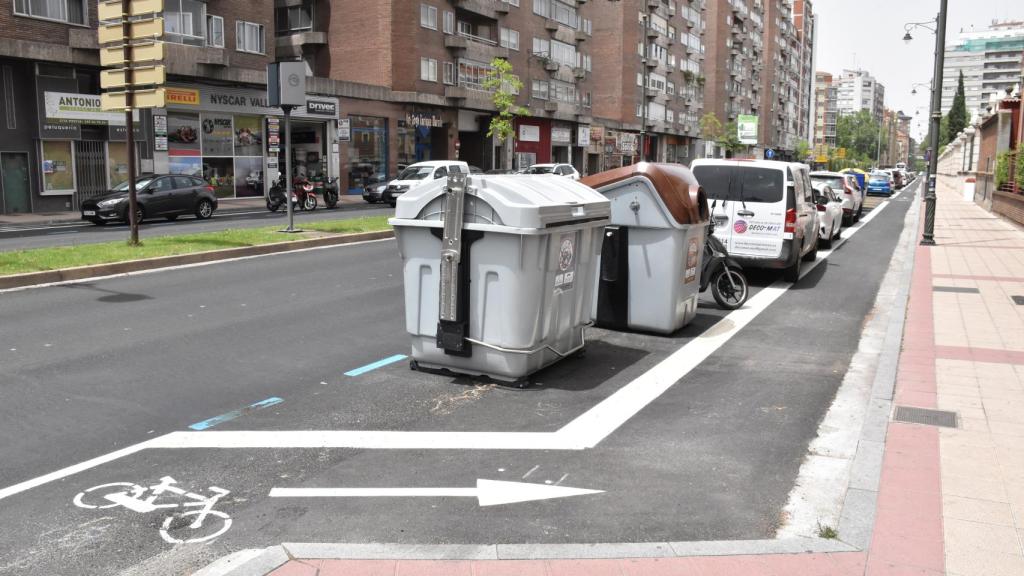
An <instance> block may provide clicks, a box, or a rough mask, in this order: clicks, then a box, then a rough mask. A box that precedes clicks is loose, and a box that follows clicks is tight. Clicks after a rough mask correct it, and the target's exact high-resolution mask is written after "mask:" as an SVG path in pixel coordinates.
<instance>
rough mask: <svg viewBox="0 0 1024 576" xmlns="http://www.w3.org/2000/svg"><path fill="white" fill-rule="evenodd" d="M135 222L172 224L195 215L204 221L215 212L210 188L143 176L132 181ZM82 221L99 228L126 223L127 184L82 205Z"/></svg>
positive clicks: (195, 181)
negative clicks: (160, 220) (148, 220)
mask: <svg viewBox="0 0 1024 576" xmlns="http://www.w3.org/2000/svg"><path fill="white" fill-rule="evenodd" d="M135 192H136V198H137V199H138V213H139V214H138V221H139V222H142V221H143V220H145V219H146V218H156V217H163V218H166V219H168V220H174V219H176V218H177V217H178V216H181V215H183V214H195V216H196V218H198V219H200V220H205V219H207V218H209V217H211V216H213V212H214V210H216V209H217V195H216V194H214V191H213V187H212V186H210V185H209V184H207V183H206V182H205V181H204V180H203V179H202V178H198V177H196V176H184V175H179V174H174V175H159V174H146V175H143V176H140V177H139V178H137V179H136V180H135ZM82 220H88V221H90V222H92V223H94V224H98V225H103V224H106V223H107V222H113V221H119V222H127V221H128V183H127V182H123V183H121V184H118V185H117V186H115V187H114V189H112V190H111V191H110V192H109V193H107V194H104V195H103V196H97V197H96V198H90V199H88V200H85V201H84V202H82Z"/></svg>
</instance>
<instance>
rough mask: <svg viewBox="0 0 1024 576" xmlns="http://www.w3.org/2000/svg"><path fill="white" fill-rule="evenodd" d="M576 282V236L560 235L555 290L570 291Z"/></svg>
mask: <svg viewBox="0 0 1024 576" xmlns="http://www.w3.org/2000/svg"><path fill="white" fill-rule="evenodd" d="M575 281H576V235H575V234H562V237H561V239H559V242H558V273H556V274H555V290H563V291H565V290H572V287H573V283H574V282H575Z"/></svg>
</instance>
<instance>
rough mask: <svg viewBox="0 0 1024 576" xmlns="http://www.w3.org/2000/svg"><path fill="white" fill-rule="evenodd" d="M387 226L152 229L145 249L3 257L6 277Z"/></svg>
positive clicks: (380, 222) (102, 246)
mask: <svg viewBox="0 0 1024 576" xmlns="http://www.w3.org/2000/svg"><path fill="white" fill-rule="evenodd" d="M387 220H388V217H387V216H371V217H366V218H353V219H350V220H322V221H318V222H303V223H301V226H300V227H301V228H302V229H303V230H306V231H307V232H306V233H300V234H281V233H280V232H278V230H280V228H281V227H280V225H277V226H265V227H261V228H234V229H229V230H221V231H218V232H200V233H197V234H183V235H180V236H158V237H152V238H146V237H145V234H146V227H145V225H143V227H142V245H141V246H129V245H128V244H127V242H103V243H98V244H78V245H74V246H58V247H54V248H34V249H31V250H16V251H11V252H2V253H0V276H9V275H11V274H24V273H28V272H43V271H46V270H59V269H61V268H74V267H77V266H90V265H94V264H110V263H113V262H126V261H129V260H142V259H145V258H157V257H159V256H175V255H178V254H192V253H195V252H206V251H210V250H223V249H226V248H241V247H244V246H257V245H261V244H278V243H281V242H291V241H294V240H303V239H307V238H311V237H322V236H324V235H325V234H353V233H358V232H377V231H381V230H388V229H390V226H389V225H388V222H387Z"/></svg>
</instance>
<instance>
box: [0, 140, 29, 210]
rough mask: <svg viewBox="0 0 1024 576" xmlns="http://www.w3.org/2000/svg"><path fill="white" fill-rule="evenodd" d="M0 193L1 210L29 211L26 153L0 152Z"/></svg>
mask: <svg viewBox="0 0 1024 576" xmlns="http://www.w3.org/2000/svg"><path fill="white" fill-rule="evenodd" d="M0 193H2V195H3V206H0V208H2V211H3V212H4V213H6V214H16V213H24V212H30V211H31V209H32V206H31V204H30V200H29V183H28V153H26V152H3V153H0Z"/></svg>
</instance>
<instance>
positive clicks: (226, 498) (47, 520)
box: [0, 188, 915, 574]
mask: <svg viewBox="0 0 1024 576" xmlns="http://www.w3.org/2000/svg"><path fill="white" fill-rule="evenodd" d="M914 197H915V189H913V188H911V189H908V190H906V191H904V192H903V193H902V194H901V195H899V196H897V197H895V198H894V199H892V200H883V199H880V198H871V199H870V200H869V202H868V204H867V207H868V209H867V210H866V214H865V215H866V216H867V218H866V219H865V222H864V223H862V224H860V225H858V226H857V227H855V228H853V229H850V230H847V231H844V234H845V235H846V236H848V237H850V239H849V240H848V241H845V242H843V243H839V244H838V245H837V247H836V248H835V249H833V250H831V251H828V252H826V251H822V252H821V255H820V256H819V263H818V264H817V266H815V267H814V268H813V269H811V270H809V271H808V270H807V269H806V267H805V276H804V277H803V278H802V279H801V281H800V282H799V283H798V284H796V285H793V286H791V285H790V284H788V283H784V282H782V281H780V280H779V279H778V276H777V275H776V274H772V273H755V274H751V280H752V283H753V290H752V293H751V299H750V301H749V302H748V304H747V305H746V306H745V307H744V309H742V310H739V311H737V312H734V313H732V314H726V313H725V312H724V311H721V310H719V309H718V308H717V307H716V306H715V305H714V302H713V301H712V300H711V299H710V297H706V296H702V300H701V302H702V303H701V307H700V309H699V313H698V316H697V319H696V321H695V322H694V323H693V324H691V325H690V326H688V327H686V328H684V329H683V330H681V331H679V332H678V333H676V334H674V335H672V336H668V337H662V336H653V335H646V334H635V333H625V332H612V331H606V330H601V329H596V328H595V329H589V330H588V331H587V337H588V341H589V342H588V345H587V353H586V355H585V357H582V358H572V359H567V360H565V361H562V362H560V363H558V364H556V365H554V366H552V367H550V368H548V369H546V370H544V371H542V372H541V373H540V374H538V375H537V377H536V378H535V380H534V385H533V386H532V387H530V388H527V389H523V390H520V389H516V388H512V387H507V386H501V385H497V384H495V383H493V382H488V381H474V380H473V379H470V378H466V377H451V376H439V375H433V374H426V373H423V372H413V371H410V370H409V367H408V360H407V359H405V358H404V357H402V356H403V355H405V354H408V335H407V334H406V333H405V331H404V322H403V315H402V305H401V303H402V300H403V296H402V290H403V288H402V283H401V263H400V260H399V258H398V256H397V254H396V249H395V244H394V242H393V241H381V242H374V243H366V244H362V245H357V246H349V247H344V248H334V249H329V250H316V251H309V252H303V253H293V254H286V255H279V256H272V257H267V258H262V259H258V260H255V261H248V262H246V264H245V265H244V266H242V265H241V264H240V263H225V264H222V265H218V266H215V267H201V268H189V269H182V270H174V271H165V272H159V273H154V274H145V275H139V276H133V277H127V278H119V279H110V280H102V281H97V282H94V283H85V284H78V285H67V286H58V287H51V288H45V289H39V290H32V291H26V292H20V293H14V294H9V295H6V296H5V299H4V300H2V301H0V317H3V318H5V325H10V326H15V327H16V329H15V330H5V331H4V333H3V335H2V336H0V351H2V352H0V358H3V362H4V364H5V368H6V367H9V368H7V369H6V370H5V373H6V374H9V375H10V377H11V379H10V382H11V383H12V386H11V387H10V395H11V397H12V398H11V401H10V402H9V404H8V405H11V406H13V405H20V406H23V407H24V406H29V407H32V406H37V407H38V408H37V409H32V408H29V409H28V410H25V409H21V410H19V412H18V413H13V412H10V411H9V409H2V408H0V414H2V416H3V418H0V433H2V434H3V435H4V436H5V437H7V438H10V439H12V441H11V442H9V443H7V444H6V445H5V447H4V448H3V450H2V452H0V457H2V458H3V460H4V462H5V463H6V464H5V466H4V467H3V469H2V470H0V496H2V497H3V498H4V506H3V508H2V510H0V517H2V518H3V519H4V522H3V524H2V526H3V527H2V528H0V541H3V542H4V544H2V545H0V573H7V572H11V573H18V574H80V573H117V572H118V571H119V570H121V569H123V568H126V567H129V566H135V565H138V566H139V568H138V570H140V572H139V573H145V572H141V570H144V569H146V567H149V568H152V569H154V570H156V571H155V572H153V573H160V572H159V567H160V566H172V565H173V566H175V568H176V570H178V571H181V570H184V569H185V568H184V567H193V568H198V567H200V566H203V565H205V564H206V563H207V562H209V561H210V560H211V559H212V558H216V557H218V556H221V555H223V554H225V553H227V552H230V551H233V550H238V549H242V548H253V547H261V546H268V545H272V544H277V543H280V542H283V541H284V542H314V541H333V542H347V543H382V542H383V543H399V544H424V545H427V544H493V543H505V544H530V545H534V544H564V543H607V542H613V543H614V542H626V543H636V542H675V541H705V540H759V539H770V538H773V537H774V536H775V534H776V533H777V531H778V529H779V528H780V526H782V525H783V524H784V523H785V521H786V519H785V515H784V513H783V510H784V507H785V505H786V503H787V500H788V498H789V495H790V494H791V492H792V490H793V488H794V483H795V480H796V478H797V475H798V473H799V471H800V466H801V463H802V462H803V460H804V457H805V455H806V453H807V448H808V445H809V443H810V442H811V441H812V440H813V439H814V438H815V437H816V435H817V429H818V424H819V423H820V421H821V420H822V418H823V417H824V415H825V413H826V412H827V411H828V409H829V406H830V404H831V403H832V400H833V398H834V396H835V394H836V391H837V389H838V388H839V386H840V385H841V383H842V382H843V379H844V376H845V375H846V372H847V368H848V366H849V364H850V359H851V358H852V357H853V355H854V353H855V352H856V350H857V347H858V342H859V341H860V337H861V329H862V326H863V324H864V322H865V320H866V319H867V318H868V317H869V316H870V315H871V313H872V306H873V305H874V302H875V296H876V293H877V292H878V287H879V285H880V284H881V282H882V278H883V276H884V275H885V273H886V270H887V268H888V265H889V258H890V256H891V255H892V253H893V250H894V247H895V245H896V241H897V239H898V237H899V235H900V233H901V232H902V230H903V228H904V217H905V216H906V213H907V210H908V209H909V207H910V205H911V202H912V200H913V198H914ZM854 231H855V235H852V234H851V233H853V232H854ZM851 236H852V237H851ZM185 287H188V290H186V289H185ZM195 293H200V294H203V295H204V296H203V297H202V298H199V299H196V298H195V297H194V294H195ZM41 309H47V310H50V311H51V313H50V314H49V315H47V316H46V318H39V317H38V315H34V314H33V313H34V312H36V311H38V310H41ZM62 310H65V311H70V310H75V311H76V312H77V314H76V316H75V318H74V320H73V321H71V320H67V319H66V317H64V316H62V315H61V314H60V311H62ZM839 310H842V313H839V312H838V311H839ZM8 323H9V324H8ZM157 328H159V329H157ZM143 358H144V359H145V360H146V363H145V364H146V369H145V370H142V369H141V367H140V364H141V363H140V362H139V360H140V359H143ZM172 406H173V407H174V409H173V410H171V409H170V407H172ZM33 410H34V411H33ZM90 459H95V460H92V461H90ZM79 463H86V464H84V465H82V466H78V467H76V468H70V469H69V468H68V467H72V466H74V465H77V464H79ZM168 476H169V477H172V478H173V480H174V481H175V486H180V487H181V488H183V489H184V490H186V491H191V493H192V494H193V495H194V496H197V497H195V498H193V497H192V496H186V497H184V501H185V502H188V503H190V504H192V505H193V509H194V510H200V504H203V502H204V500H203V498H206V499H207V500H205V502H211V501H212V502H213V505H212V507H211V509H212V510H216V511H217V512H218V514H212V513H211V514H208V515H207V516H206V517H205V521H204V522H203V525H202V526H191V525H189V524H188V523H187V522H179V521H173V522H172V521H165V518H168V517H169V514H170V512H169V511H165V510H164V509H156V508H154V509H138V510H132V509H129V508H126V507H124V506H109V507H103V508H90V507H89V502H93V505H96V504H97V503H102V505H103V506H108V504H107V502H108V501H105V500H102V499H100V500H90V499H89V496H88V495H89V494H102V490H99V491H95V492H88V489H90V488H92V487H95V486H101V485H104V484H109V483H115V482H123V483H128V484H129V485H130V484H137V485H139V486H141V487H142V488H143V489H146V490H149V489H150V488H149V487H151V486H157V485H160V483H161V479H162V478H165V477H168ZM481 480H482V481H484V482H480V481H481ZM486 481H498V482H511V483H519V484H530V485H539V486H546V487H558V488H577V489H581V491H580V492H578V493H577V492H572V491H566V492H562V491H558V490H555V491H552V492H543V491H541V492H538V494H537V495H535V496H536V497H537V498H538V499H537V500H528V501H523V502H518V503H505V504H497V505H484V504H485V503H486V501H487V499H488V498H492V497H496V496H494V494H492V493H491V492H488V490H491V491H492V492H494V491H496V492H497V493H499V494H504V495H505V497H508V494H509V493H510V492H511V493H518V492H517V490H519V489H518V488H516V487H515V486H511V485H505V484H500V485H497V488H495V486H494V485H490V484H488V483H487V482H486ZM166 485H167V484H166V483H165V486H166ZM216 489H220V491H218V490H216ZM295 489H316V490H319V491H320V492H319V493H314V492H308V491H307V492H304V493H303V492H295ZM340 489H360V490H361V491H353V492H345V491H344V490H340ZM395 489H401V492H394V490H395ZM332 490H334V491H333V492H332ZM389 490H392V492H389ZM223 491H227V492H228V493H227V494H224V495H221V496H217V495H218V494H220V493H221V492H223ZM83 492H85V496H81V497H80V496H78V495H79V494H82V493H83ZM76 497H78V498H79V500H78V503H77V504H76V501H75V499H76ZM497 498H499V499H500V498H501V496H497ZM83 504H84V506H83ZM192 518H195V516H192ZM211 535H215V536H217V538H215V539H212V538H211V539H207V538H208V537H210V536H211ZM189 540H196V543H195V545H193V546H177V547H171V546H170V544H171V543H173V542H183V541H184V542H187V541H189Z"/></svg>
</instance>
